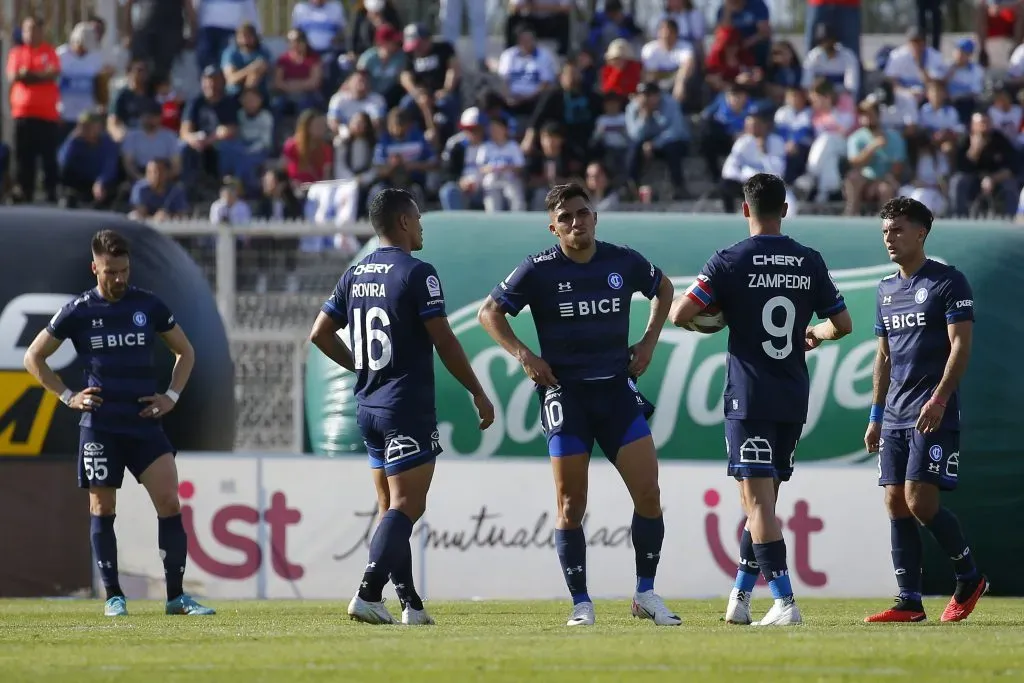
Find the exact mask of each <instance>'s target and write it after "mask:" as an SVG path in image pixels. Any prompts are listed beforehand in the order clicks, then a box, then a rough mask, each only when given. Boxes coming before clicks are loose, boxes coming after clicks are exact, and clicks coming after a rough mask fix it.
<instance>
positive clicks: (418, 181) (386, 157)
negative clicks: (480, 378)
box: [369, 108, 437, 202]
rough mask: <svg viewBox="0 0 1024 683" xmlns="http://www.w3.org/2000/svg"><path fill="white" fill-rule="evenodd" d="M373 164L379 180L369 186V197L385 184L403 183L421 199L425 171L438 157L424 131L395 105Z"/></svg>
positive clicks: (435, 163)
mask: <svg viewBox="0 0 1024 683" xmlns="http://www.w3.org/2000/svg"><path fill="white" fill-rule="evenodd" d="M373 165H374V167H375V168H376V171H377V177H378V178H380V182H379V183H378V184H377V185H375V186H374V187H373V188H371V189H370V195H369V201H371V202H372V201H373V198H374V197H375V196H376V195H377V193H378V192H379V191H380V190H383V189H384V188H386V187H403V188H406V189H408V190H409V191H410V192H412V193H413V196H415V197H416V199H417V202H421V201H422V200H423V198H424V196H425V191H424V188H425V187H426V186H427V173H428V172H429V171H432V170H434V168H435V167H436V166H437V157H436V155H435V154H434V148H433V147H431V146H430V143H428V142H427V140H426V138H425V137H423V133H422V132H421V131H420V130H419V129H417V128H414V127H413V126H412V125H411V123H410V121H409V118H408V114H406V113H405V112H404V111H403V110H402V109H399V108H395V109H392V110H391V111H390V112H389V113H388V129H387V131H385V133H384V135H382V136H381V138H380V140H379V141H378V142H377V149H376V150H375V151H374V155H373Z"/></svg>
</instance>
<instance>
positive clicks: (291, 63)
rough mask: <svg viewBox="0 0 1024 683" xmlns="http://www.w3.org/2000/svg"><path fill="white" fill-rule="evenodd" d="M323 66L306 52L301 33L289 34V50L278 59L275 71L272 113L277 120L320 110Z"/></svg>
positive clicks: (294, 31)
mask: <svg viewBox="0 0 1024 683" xmlns="http://www.w3.org/2000/svg"><path fill="white" fill-rule="evenodd" d="M322 84H323V66H322V64H321V63H320V59H319V57H317V56H316V55H315V54H313V52H312V51H311V50H310V49H309V42H308V41H307V40H306V34H305V33H304V32H303V31H302V29H298V28H293V29H291V30H290V31H288V49H287V50H286V51H285V53H284V54H282V55H281V56H280V57H278V58H277V64H276V65H275V67H274V92H276V93H277V95H276V96H275V98H274V104H273V108H274V113H275V114H276V115H277V116H278V117H279V118H282V117H288V116H295V115H296V114H297V113H299V112H302V111H306V110H307V109H315V108H317V107H319V106H320V104H321V102H322V99H321V95H320V88H321V86H322Z"/></svg>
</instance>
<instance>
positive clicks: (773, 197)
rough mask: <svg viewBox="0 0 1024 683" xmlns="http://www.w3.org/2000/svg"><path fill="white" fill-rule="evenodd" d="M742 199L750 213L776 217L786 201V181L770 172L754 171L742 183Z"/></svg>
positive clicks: (779, 214)
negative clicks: (748, 178)
mask: <svg viewBox="0 0 1024 683" xmlns="http://www.w3.org/2000/svg"><path fill="white" fill-rule="evenodd" d="M743 200H744V201H745V202H746V203H747V206H749V207H750V213H751V214H752V215H754V216H764V217H765V218H778V217H780V216H781V215H782V205H783V204H785V203H786V183H785V182H783V180H782V178H780V177H779V176H777V175H772V174H771V173H755V174H754V175H752V176H751V177H750V180H748V181H747V182H745V183H743Z"/></svg>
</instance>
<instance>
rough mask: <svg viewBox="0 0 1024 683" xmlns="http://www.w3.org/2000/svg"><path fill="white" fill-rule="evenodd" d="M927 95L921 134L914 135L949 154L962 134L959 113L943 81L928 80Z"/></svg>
mask: <svg viewBox="0 0 1024 683" xmlns="http://www.w3.org/2000/svg"><path fill="white" fill-rule="evenodd" d="M927 97H928V100H927V101H926V102H925V103H924V104H923V105H921V113H920V116H919V125H920V128H921V134H920V135H918V136H915V137H916V138H918V139H927V140H929V141H930V144H931V145H934V147H935V149H937V150H940V151H941V152H942V153H943V154H945V155H947V156H949V155H951V154H952V153H953V150H954V148H955V147H956V145H957V143H958V142H959V141H960V137H961V136H962V135H963V134H964V130H965V128H964V124H962V123H960V115H959V114H957V112H956V109H955V108H954V107H953V105H951V104H950V103H949V98H948V97H947V96H946V84H945V83H943V82H942V81H928V85H927ZM1011 139H1012V138H1011ZM915 148H921V149H928V146H927V145H915Z"/></svg>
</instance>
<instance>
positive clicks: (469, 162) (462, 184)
mask: <svg viewBox="0 0 1024 683" xmlns="http://www.w3.org/2000/svg"><path fill="white" fill-rule="evenodd" d="M483 118H484V117H483V114H482V113H481V112H480V110H479V109H478V108H477V107H470V108H469V109H467V110H466V111H464V112H462V117H461V118H460V119H459V128H460V132H459V133H456V134H455V135H453V136H452V137H450V138H449V139H448V142H447V143H445V146H444V151H443V152H442V153H441V168H442V170H443V171H444V174H445V177H446V178H447V182H445V184H444V185H442V186H441V189H440V191H439V192H438V196H439V198H440V200H441V208H442V209H444V210H445V211H462V210H464V209H481V208H483V188H482V187H481V186H480V173H479V170H478V167H477V163H476V162H477V152H478V150H479V149H480V146H481V145H483V144H484V141H485V140H486V139H487V136H486V135H485V134H484V127H483ZM492 120H494V119H492ZM498 120H504V118H503V117H498ZM505 127H506V129H507V128H508V125H507V122H506V126H505Z"/></svg>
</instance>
